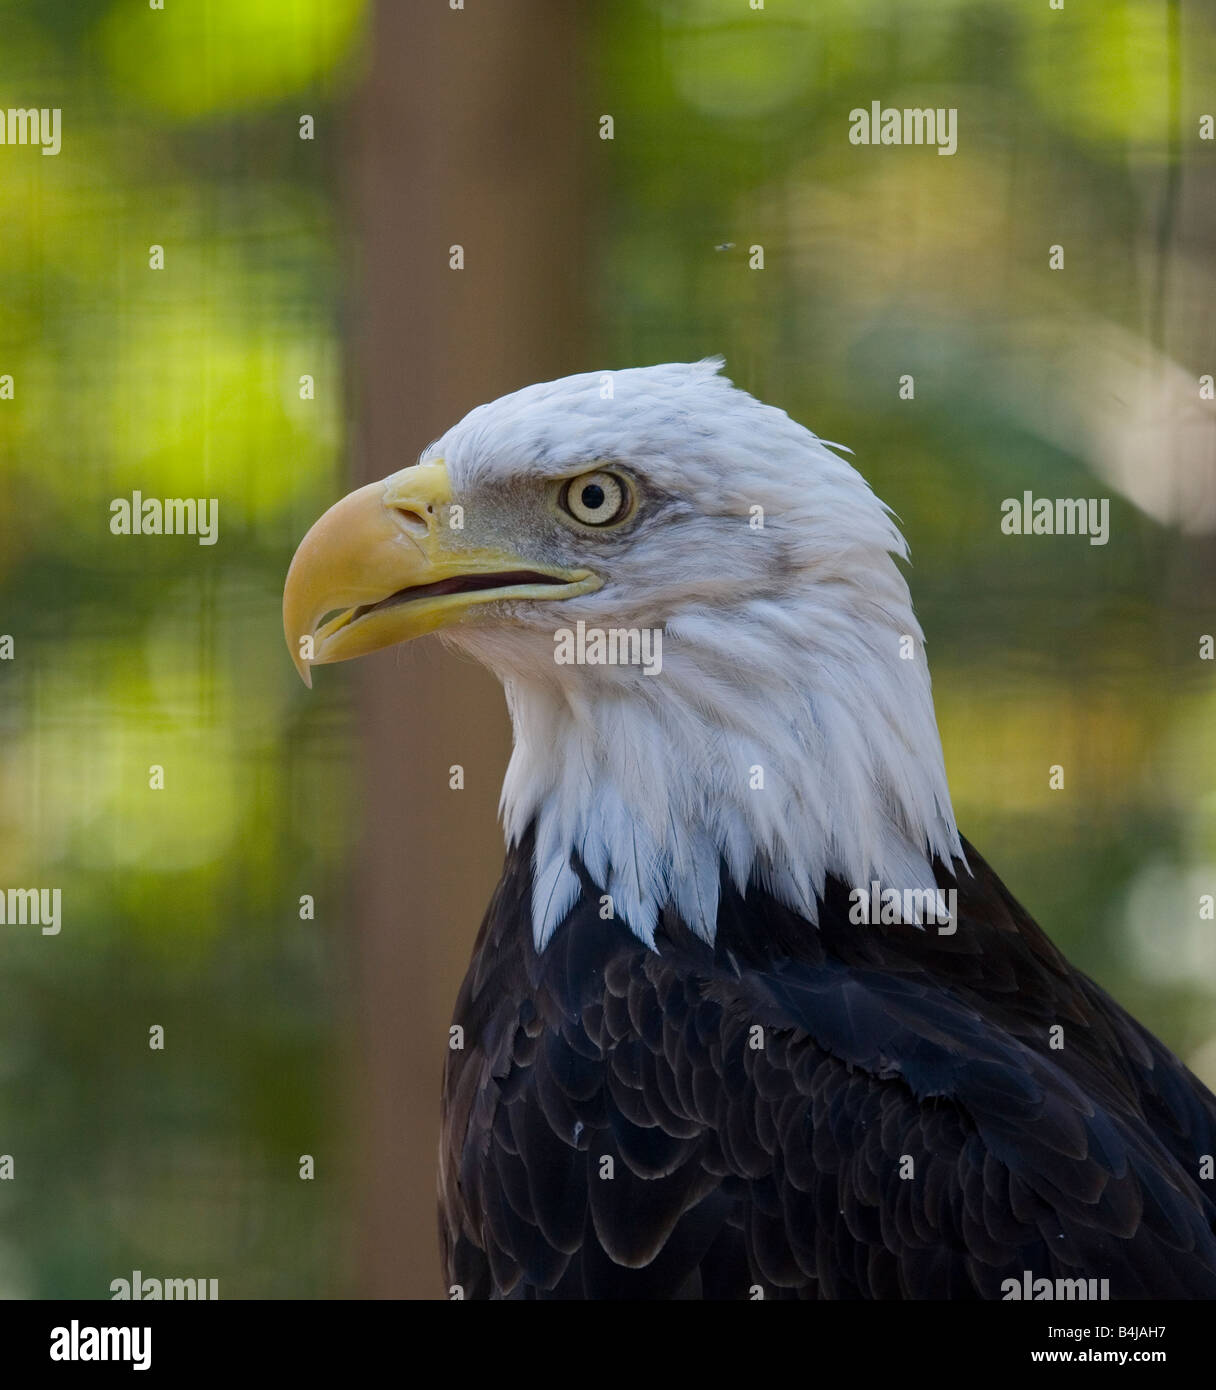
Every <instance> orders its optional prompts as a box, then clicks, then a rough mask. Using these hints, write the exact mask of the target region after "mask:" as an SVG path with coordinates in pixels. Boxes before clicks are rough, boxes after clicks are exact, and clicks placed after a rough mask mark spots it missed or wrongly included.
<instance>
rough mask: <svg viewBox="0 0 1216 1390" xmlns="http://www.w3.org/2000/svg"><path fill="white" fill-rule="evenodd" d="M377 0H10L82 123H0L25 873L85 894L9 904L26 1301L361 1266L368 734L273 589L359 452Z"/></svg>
mask: <svg viewBox="0 0 1216 1390" xmlns="http://www.w3.org/2000/svg"><path fill="white" fill-rule="evenodd" d="M361 9H362V5H361V3H359V0H293V2H292V3H291V4H290V5H286V6H284V5H282V4H273V3H270V0H263V2H262V3H249V0H239V2H238V0H225V3H212V4H207V5H176V4H172V3H171V4H169V5H168V6H167V8H166V9H165V10H164V11H163V12H157V11H152V10H150V9H149V8H148V7H147V6H146V5H133V4H125V3H124V4H112V5H101V6H99V5H92V4H62V3H60V4H52V3H46V4H40V5H36V6H35V5H29V6H24V7H20V8H18V9H17V10H16V11H15V12H14V11H12V9H11V7H10V9H9V10H8V11H6V14H5V17H4V24H5V39H4V43H3V46H2V47H0V72H2V73H3V81H2V82H0V87H2V88H3V90H4V92H5V93H6V94H7V98H8V100H10V101H13V102H15V103H16V104H19V105H37V106H48V107H49V106H60V107H62V109H63V118H62V119H63V132H64V138H63V147H62V150H61V152H60V154H59V155H57V156H55V157H44V156H41V155H39V154H38V152H37V151H36V150H34V149H30V148H22V147H20V146H16V145H10V146H2V147H0V306H2V307H0V372H10V373H11V374H12V376H13V378H14V391H13V399H12V400H8V401H4V402H3V408H2V409H0V462H2V466H3V471H2V475H0V489H2V496H3V507H2V519H0V529H2V531H3V540H2V543H0V583H2V585H3V589H2V600H0V631H2V632H4V633H9V634H11V635H12V636H13V639H14V659H13V660H12V661H10V662H4V663H0V681H2V682H3V693H2V698H0V720H2V721H3V725H4V735H5V737H4V741H3V746H2V748H0V789H2V792H3V797H2V802H0V884H2V885H4V886H8V885H13V886H25V885H29V884H39V885H48V886H52V885H53V886H59V887H61V888H62V890H63V927H62V931H61V934H60V935H59V936H57V937H49V936H47V937H44V936H43V935H41V934H40V932H39V931H38V929H37V928H36V927H30V926H26V927H22V926H3V927H0V998H2V1000H3V1003H2V1005H0V1152H5V1153H11V1154H13V1156H14V1163H15V1171H16V1176H15V1179H14V1181H12V1182H4V1183H0V1292H2V1293H5V1294H9V1295H42V1296H47V1295H75V1296H80V1297H108V1295H109V1283H110V1280H111V1279H114V1278H118V1277H128V1278H129V1277H130V1272H131V1270H132V1269H135V1268H138V1269H142V1270H143V1271H144V1272H145V1273H146V1274H149V1275H152V1276H155V1277H163V1276H165V1275H180V1276H182V1277H188V1276H191V1275H195V1276H199V1277H207V1278H218V1279H219V1281H220V1292H221V1296H222V1297H238V1296H274V1295H278V1296H308V1295H322V1294H333V1293H340V1292H342V1291H343V1289H344V1288H345V1287H346V1277H347V1271H346V1268H345V1262H344V1259H343V1248H344V1247H343V1233H342V1227H341V1219H342V1215H343V1209H342V1204H341V1196H342V1193H343V1191H344V1189H345V1181H346V1180H345V1174H346V1172H347V1169H348V1167H349V1162H350V1158H349V1155H348V1154H347V1153H346V1152H345V1151H344V1148H343V1143H344V1134H345V1132H346V1128H347V1127H346V1126H344V1125H343V1124H342V1123H341V1116H340V1115H339V1114H338V1113H337V1109H336V1107H337V1100H338V1097H339V1096H340V1093H341V1086H340V1068H339V1066H338V1060H337V1054H338V1047H337V1045H336V1043H335V1037H337V1036H340V1035H341V1031H342V1030H339V1029H338V1028H337V1027H336V1025H335V1019H334V1015H335V1011H336V1010H337V1009H338V1008H339V1007H340V1004H339V1000H340V993H339V991H338V989H337V988H336V985H337V984H339V983H340V982H341V978H342V970H343V965H342V952H341V951H340V950H339V949H338V948H337V946H336V944H335V941H334V937H335V935H336V933H335V932H334V931H333V925H334V922H335V917H336V914H335V912H334V906H335V902H336V900H337V898H338V896H339V893H340V889H341V886H342V866H343V864H344V861H345V854H346V850H347V843H348V837H349V832H348V829H347V818H346V815H345V800H346V787H347V778H348V775H349V756H348V755H349V747H348V740H347V738H346V734H345V725H344V722H343V720H342V719H341V717H340V711H339V710H338V709H337V708H335V707H332V706H330V707H327V706H325V705H323V704H320V703H319V702H318V704H319V707H318V708H314V709H313V711H312V712H311V713H310V720H309V723H308V724H307V725H306V726H301V725H300V724H299V722H298V712H299V708H300V707H299V705H298V704H296V703H293V697H294V688H293V687H294V684H295V677H294V673H293V672H292V671H291V668H290V665H289V664H288V663H287V662H286V661H285V653H284V651H283V650H282V639H281V636H280V624H279V617H278V614H279V604H280V592H281V584H282V577H283V571H284V564H285V561H286V558H287V557H289V556H290V553H291V548H292V546H293V545H294V542H295V540H296V539H297V538H298V536H299V535H300V534H301V533H302V532H303V530H304V529H306V527H307V525H308V523H309V521H310V520H311V519H312V517H313V516H315V515H316V514H317V512H318V511H319V510H320V509H321V508H322V507H323V506H324V505H326V503H327V502H328V500H330V499H332V496H333V495H334V491H335V489H336V488H337V487H340V485H341V483H340V479H341V477H342V475H343V458H342V454H341V446H342V435H343V430H342V400H343V389H344V387H343V380H342V375H341V346H340V343H339V335H338V310H339V273H338V265H339V242H338V237H337V232H336V226H335V223H336V219H337V216H338V211H339V210H338V207H337V198H336V193H335V184H336V176H337V168H336V165H337V159H338V152H339V149H340V139H339V130H340V125H339V122H340V119H341V117H342V112H343V106H344V103H345V102H346V100H347V99H348V98H349V95H350V92H351V90H352V86H353V81H354V79H355V76H356V69H355V68H354V66H353V64H352V53H353V50H354V45H355V42H356V39H357V31H358V27H359V22H360V11H361ZM305 113H306V114H309V115H311V116H313V118H314V120H315V122H316V126H317V132H318V138H317V139H315V140H314V141H312V142H309V141H305V140H301V139H300V137H299V118H300V116H301V114H305ZM155 246H160V247H163V249H164V250H163V260H164V268H163V269H160V270H153V269H151V268H150V263H151V260H152V259H153V256H154V252H153V249H152V248H153V247H155ZM305 374H308V375H310V376H312V377H313V379H314V382H315V393H314V398H313V399H301V392H300V384H299V383H300V377H301V376H302V375H305ZM135 489H138V490H140V491H141V492H142V493H143V494H144V496H145V497H162V498H163V497H194V498H198V497H207V498H210V497H215V498H218V499H219V540H218V543H217V544H215V545H214V546H201V545H199V544H198V542H197V540H196V538H194V537H190V536H145V537H141V538H139V539H135V538H131V537H123V536H115V535H113V534H111V532H110V527H109V523H110V502H111V500H112V499H114V498H119V497H128V498H129V497H130V496H131V494H132V491H133V490H135ZM154 764H155V765H160V766H162V767H163V768H164V790H163V791H159V790H158V791H154V790H152V789H151V788H150V785H149V782H150V776H151V775H152V774H151V771H150V769H151V768H152V766H153V765H154ZM302 894H311V895H313V896H314V897H315V898H316V903H317V907H316V920H313V921H302V920H300V915H299V913H300V908H299V898H300V896H301V895H302ZM337 920H338V921H339V922H340V920H341V919H340V916H339V917H338V918H337ZM154 1024H159V1025H161V1026H162V1027H163V1028H164V1030H165V1047H164V1050H163V1051H154V1050H151V1049H150V1047H149V1028H150V1027H151V1026H152V1025H154ZM305 1153H309V1154H312V1155H314V1157H315V1161H316V1171H317V1176H316V1178H315V1180H313V1181H311V1182H307V1181H301V1180H300V1177H299V1164H298V1160H299V1156H300V1155H301V1154H305Z"/></svg>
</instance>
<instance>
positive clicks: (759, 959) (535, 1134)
mask: <svg viewBox="0 0 1216 1390" xmlns="http://www.w3.org/2000/svg"><path fill="white" fill-rule="evenodd" d="M967 854H968V858H969V861H970V863H971V866H972V871H973V875H967V874H966V873H965V872H964V873H963V874H962V876H961V878H960V879H959V880H958V883H957V887H958V890H959V912H958V917H959V922H958V929H957V931H956V932H955V934H954V935H952V936H944V935H939V934H937V933H936V931H935V930H934V929H933V928H930V929H928V930H925V931H922V930H919V929H917V928H915V927H904V926H887V927H879V926H858V925H855V924H852V923H850V922H849V921H848V894H847V890H846V888H845V887H844V886H843V885H841V884H839V883H831V884H829V886H828V889H827V891H826V893H825V899H824V902H823V904H822V907H821V912H820V922H819V925H818V927H814V926H811V925H809V924H808V923H806V922H804V921H802V920H801V919H799V918H798V916H797V915H796V914H794V913H793V912H791V911H790V910H789V909H787V908H784V907H782V906H780V905H779V904H778V903H776V902H775V901H774V900H773V899H771V898H769V897H768V896H767V895H766V894H765V893H764V892H763V891H761V890H758V889H756V890H752V891H749V893H748V894H747V895H746V897H741V896H740V895H739V894H738V893H737V892H736V891H734V890H733V889H731V888H730V887H729V886H728V885H727V884H726V883H725V882H724V884H723V900H722V907H721V911H720V914H719V923H718V936H717V941H716V944H715V946H714V947H712V948H711V947H709V946H706V945H705V944H704V943H703V942H701V941H699V940H698V939H697V938H696V937H694V936H693V935H692V934H691V932H689V931H688V929H687V928H686V927H685V926H684V925H683V924H682V923H681V922H679V921H678V920H676V919H675V918H673V917H665V918H664V919H663V921H662V923H661V926H660V929H659V931H658V934H657V943H658V947H659V949H658V951H657V952H654V951H650V950H648V949H647V948H646V947H645V946H644V945H643V944H642V943H641V942H640V941H638V940H637V938H635V937H634V936H633V935H632V933H631V932H630V931H629V930H628V929H627V927H626V926H625V925H624V924H623V923H621V922H619V921H607V922H605V921H601V920H600V917H599V901H600V890H599V888H598V887H597V886H596V885H595V884H593V883H592V882H591V881H590V880H589V879H588V878H586V876H585V875H584V891H583V894H582V897H581V898H580V900H579V901H578V902H577V903H576V904H575V906H574V908H573V910H572V911H571V913H570V914H569V916H568V918H567V919H566V920H565V921H564V922H563V924H562V925H561V926H560V927H559V928H558V930H557V932H556V935H555V936H554V938H553V940H552V941H551V942H550V944H549V945H548V946H547V948H546V949H545V950H544V951H543V952H542V953H541V954H540V955H539V956H538V955H537V953H536V951H535V949H534V947H533V945H532V935H531V910H530V905H531V883H532V875H531V857H532V845H531V841H530V839H529V840H527V841H525V842H524V843H523V844H521V845H520V846H519V847H517V848H516V849H515V850H514V851H512V853H511V854H510V855H509V856H508V859H507V863H506V868H505V871H504V874H503V878H502V881H501V883H500V884H499V887H498V890H497V891H496V893H495V896H494V900H493V902H492V903H491V905H490V908H489V911H488V913H487V916H486V919H485V922H484V924H483V926H482V929H481V934H480V936H479V938H478V942H477V947H476V950H475V952H474V956H473V960H472V964H471V966H470V969H469V973H468V976H467V978H466V980H465V983H464V986H463V988H462V990H461V993H460V998H459V1001H458V1003H457V1007H456V1014H455V1022H456V1023H457V1024H459V1025H460V1026H461V1028H462V1029H463V1033H464V1037H463V1043H464V1045H463V1048H461V1049H455V1050H452V1051H451V1052H450V1053H449V1056H448V1061H447V1069H446V1074H445V1080H444V1126H443V1138H442V1144H441V1179H440V1188H441V1214H440V1229H441V1239H442V1243H443V1253H444V1262H445V1268H446V1271H447V1279H448V1282H449V1284H450V1285H459V1286H460V1287H461V1289H462V1290H463V1293H464V1297H466V1298H487V1297H492V1298H727V1299H745V1298H749V1297H756V1296H757V1294H756V1290H757V1289H759V1290H761V1291H762V1293H763V1297H765V1298H791V1297H793V1298H1000V1297H1001V1296H1002V1293H1001V1284H1002V1281H1003V1280H1005V1279H1008V1278H1016V1279H1017V1280H1018V1281H1019V1283H1020V1282H1021V1280H1022V1278H1023V1274H1024V1272H1025V1271H1030V1272H1031V1274H1032V1276H1033V1277H1035V1278H1042V1277H1047V1278H1052V1279H1055V1278H1069V1279H1073V1278H1086V1279H1089V1278H1094V1279H1103V1278H1105V1279H1108V1280H1109V1281H1110V1283H1109V1290H1110V1296H1111V1297H1112V1298H1145V1297H1148V1298H1179V1297H1183V1298H1185V1297H1216V1234H1214V1222H1216V1205H1214V1203H1216V1182H1213V1181H1212V1180H1210V1179H1205V1178H1204V1177H1203V1176H1202V1175H1201V1164H1202V1162H1203V1158H1204V1156H1205V1155H1212V1153H1213V1149H1214V1144H1216V1099H1214V1098H1213V1097H1212V1095H1211V1094H1210V1093H1209V1092H1208V1091H1207V1090H1206V1089H1205V1088H1204V1087H1203V1086H1202V1085H1200V1083H1199V1082H1198V1081H1197V1080H1196V1079H1195V1078H1194V1077H1193V1076H1192V1075H1191V1074H1190V1073H1189V1072H1188V1071H1187V1070H1186V1069H1185V1068H1184V1067H1183V1066H1182V1064H1181V1063H1180V1062H1179V1061H1178V1060H1177V1058H1175V1057H1174V1056H1173V1055H1172V1054H1171V1053H1170V1052H1169V1051H1168V1050H1167V1049H1166V1048H1165V1047H1164V1046H1163V1045H1162V1044H1161V1043H1160V1042H1158V1041H1157V1040H1156V1039H1155V1038H1154V1037H1152V1036H1151V1035H1150V1034H1149V1033H1147V1032H1146V1031H1145V1030H1144V1029H1143V1028H1142V1027H1140V1025H1139V1024H1138V1023H1136V1022H1135V1020H1134V1019H1132V1018H1130V1017H1129V1016H1128V1015H1127V1014H1126V1013H1124V1012H1123V1010H1121V1009H1120V1008H1119V1006H1118V1005H1117V1004H1115V1003H1114V1002H1113V1001H1112V1000H1111V999H1110V998H1109V997H1108V996H1107V995H1106V994H1104V993H1103V992H1102V990H1100V989H1099V988H1098V987H1097V986H1096V985H1095V984H1093V982H1092V981H1090V980H1089V979H1087V978H1086V977H1085V976H1084V975H1082V974H1080V973H1079V972H1078V971H1076V970H1074V969H1073V968H1072V967H1071V966H1070V965H1069V964H1068V962H1067V961H1066V960H1065V959H1064V958H1063V957H1062V956H1061V955H1060V953H1059V952H1058V951H1057V950H1056V949H1055V948H1054V947H1053V946H1052V945H1051V943H1050V942H1049V941H1048V940H1047V939H1046V937H1045V936H1044V935H1043V933H1042V932H1041V931H1040V930H1039V929H1038V927H1037V926H1035V924H1034V922H1033V921H1031V920H1030V918H1029V917H1028V916H1027V915H1026V913H1025V912H1024V911H1023V910H1022V909H1021V908H1020V907H1019V906H1018V904H1017V903H1016V902H1015V901H1014V900H1013V899H1012V898H1011V897H1010V896H1009V894H1008V893H1007V892H1006V890H1005V888H1004V887H1003V885H1002V884H1001V883H1000V881H999V880H998V879H997V878H996V876H995V875H994V874H993V873H992V871H991V870H990V869H989V868H988V866H987V865H986V864H985V863H984V862H983V861H982V860H981V859H980V857H979V856H978V855H977V854H976V853H975V851H974V850H973V849H971V847H970V846H968V847H967ZM941 883H942V885H943V886H953V885H954V880H953V879H952V878H950V877H949V876H948V875H947V874H946V873H945V872H944V871H943V872H942V874H941ZM1055 1025H1059V1026H1060V1028H1062V1030H1063V1031H1062V1035H1057V1040H1058V1041H1060V1042H1062V1046H1060V1047H1058V1048H1054V1047H1053V1046H1052V1034H1051V1030H1052V1028H1053V1026H1055ZM757 1043H759V1044H761V1045H760V1046H756V1045H755V1044H757ZM609 1159H610V1160H611V1164H610V1165H609V1164H608V1163H606V1162H605V1160H609ZM909 1160H910V1166H909ZM609 1172H611V1176H607V1174H608V1173H609Z"/></svg>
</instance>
